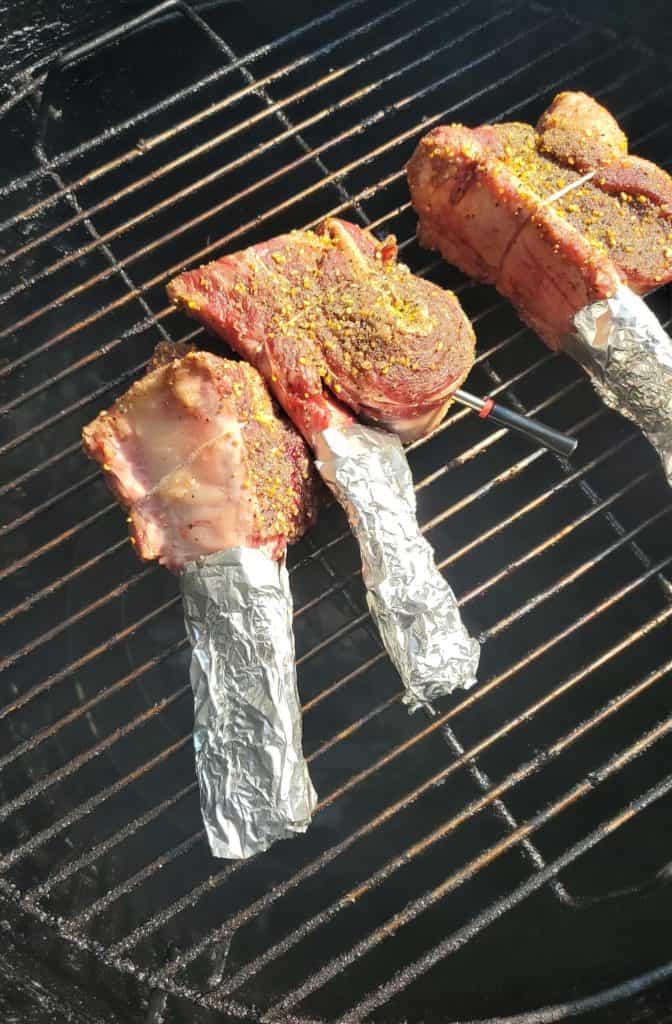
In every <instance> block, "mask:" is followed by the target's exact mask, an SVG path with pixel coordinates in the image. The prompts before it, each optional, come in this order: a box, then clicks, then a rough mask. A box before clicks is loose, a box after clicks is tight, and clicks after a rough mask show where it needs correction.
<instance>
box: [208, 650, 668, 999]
mask: <svg viewBox="0 0 672 1024" xmlns="http://www.w3.org/2000/svg"><path fill="white" fill-rule="evenodd" d="M605 660H606V659H605ZM670 669H672V661H668V662H667V663H666V664H665V665H662V666H661V667H660V668H658V669H656V670H655V672H652V673H650V674H649V675H647V676H646V678H645V679H643V680H641V681H640V682H639V683H636V684H634V685H633V686H631V687H630V688H629V689H628V690H626V691H625V692H624V693H622V694H621V695H620V696H619V697H617V698H615V700H613V701H609V703H607V704H605V705H603V706H602V707H601V708H600V709H599V711H598V712H597V713H596V714H595V715H594V716H593V717H592V718H590V719H589V720H587V721H585V722H582V723H581V724H580V725H578V726H576V727H575V728H574V729H572V730H570V731H569V732H567V733H566V734H565V735H564V736H563V737H561V738H560V739H559V740H557V741H556V742H555V743H553V744H552V745H551V746H550V747H548V748H546V749H545V750H543V751H540V752H539V753H538V754H537V755H535V757H534V758H532V759H530V760H529V761H527V762H525V763H524V764H522V765H521V766H520V767H519V768H517V769H516V771H515V772H513V773H511V774H510V775H509V776H508V777H507V778H506V779H505V780H504V781H503V782H501V783H499V784H498V785H497V786H493V787H491V788H490V789H489V790H488V792H487V795H485V796H483V797H481V798H480V799H478V800H475V801H473V802H472V803H471V804H470V805H469V806H468V807H466V808H464V810H462V811H461V812H460V813H459V815H457V816H456V817H453V818H451V819H450V822H448V823H445V824H444V825H442V826H441V828H440V829H437V830H435V831H434V832H432V833H431V834H430V835H429V836H427V837H425V839H424V840H423V844H425V843H427V844H430V843H433V842H437V841H439V840H441V839H443V838H445V836H446V835H447V833H448V832H449V831H454V830H455V829H456V828H458V827H459V825H460V824H462V823H463V822H464V821H465V820H467V819H468V818H470V817H473V816H474V815H476V814H478V813H479V811H481V810H482V809H484V808H485V807H487V806H488V805H490V804H492V803H494V802H495V801H496V800H497V799H498V798H499V797H501V796H503V795H504V794H505V793H506V792H508V791H509V790H510V789H512V788H513V787H514V786H516V785H517V784H518V783H519V782H522V781H524V780H525V779H526V778H528V777H529V776H530V775H532V774H534V773H536V772H538V771H542V770H543V769H544V768H545V767H546V766H547V765H548V764H550V763H551V762H552V761H553V760H555V759H556V758H557V757H559V756H560V754H562V753H564V751H565V750H567V749H568V748H569V747H571V746H572V744H573V743H575V742H576V741H577V740H578V739H580V738H581V737H583V736H585V735H586V734H587V733H588V732H590V731H591V730H592V729H595V728H596V727H597V726H598V725H601V724H602V723H603V722H604V721H606V720H607V719H608V718H609V717H611V716H612V715H614V714H615V713H616V712H617V711H620V710H621V709H622V708H624V707H626V706H627V705H629V704H630V702H631V701H633V700H634V699H635V698H637V697H639V696H640V695H641V694H643V693H645V692H646V691H647V690H649V689H650V688H651V687H652V686H653V685H654V684H655V683H657V682H659V681H660V680H661V679H662V678H664V676H665V674H666V673H667V672H668V671H669V670H670ZM589 671H592V667H591V668H590V669H589ZM472 756H473V755H472V753H471V751H467V752H465V751H462V752H461V754H460V759H459V763H458V761H456V762H455V764H454V765H450V766H448V768H447V769H446V770H445V772H441V773H439V774H437V775H435V776H433V777H432V778H431V779H429V780H427V782H425V783H423V784H422V786H420V787H417V788H416V789H415V790H414V791H413V793H412V794H408V795H407V796H406V797H404V798H403V806H409V805H410V803H412V802H414V801H415V800H416V799H417V798H418V797H419V796H421V795H422V794H423V793H426V792H428V791H429V790H430V789H431V788H432V787H433V786H437V785H440V784H441V783H442V782H443V781H444V780H445V778H446V777H447V775H449V774H452V773H453V771H455V770H456V769H457V768H458V767H464V766H465V765H468V764H469V761H470V759H471V758H472ZM401 803H402V801H400V804H401ZM393 806H394V807H395V810H394V813H397V810H396V807H397V805H390V807H388V808H386V810H385V812H383V814H386V815H387V814H388V813H389V812H390V811H391V808H392V807H393ZM380 817H381V818H382V815H381V816H380ZM383 820H386V819H383ZM424 848H425V847H424V846H423V849H424ZM409 849H410V850H414V847H411V848H409ZM418 852H422V850H420V851H418ZM408 854H409V851H408V850H407V851H406V852H405V853H404V854H403V855H401V856H399V857H396V858H394V859H393V860H391V861H388V862H387V864H386V865H385V866H384V867H383V868H381V870H380V871H379V872H377V873H376V874H375V875H372V876H371V877H370V878H369V879H368V880H367V881H366V882H365V883H363V884H361V885H358V886H355V887H353V888H352V889H350V890H348V892H346V893H345V894H344V895H343V896H341V897H339V899H338V902H336V903H332V904H330V905H329V906H328V907H326V908H325V909H324V910H323V911H321V912H320V913H318V914H315V915H314V916H313V917H312V918H310V919H308V920H306V921H305V922H303V923H302V924H301V925H300V926H299V927H298V928H296V929H294V930H293V931H291V932H289V933H288V934H287V935H286V936H285V937H284V938H283V939H282V940H281V941H280V942H278V943H276V944H275V945H274V946H272V947H269V948H268V949H267V950H265V951H264V952H263V953H262V954H260V955H259V956H257V957H255V958H254V960H252V961H250V962H248V963H246V964H243V965H242V967H240V968H238V969H237V970H236V972H235V974H233V975H232V976H231V977H229V978H227V979H226V981H225V982H224V983H223V984H222V985H221V986H219V987H218V989H217V992H216V993H213V999H214V1000H215V1001H216V1000H217V997H218V996H220V995H221V994H230V993H231V992H234V991H235V990H236V989H238V988H240V986H241V985H243V984H244V983H246V982H247V981H249V980H250V978H252V977H254V976H255V975H256V974H258V972H259V971H260V970H262V969H263V968H264V967H265V966H266V965H267V964H269V963H271V962H272V961H273V960H276V959H277V958H278V957H279V956H282V955H283V954H284V953H286V952H287V951H288V950H289V949H291V948H292V947H293V946H295V945H296V944H297V943H298V942H300V941H301V940H302V939H304V938H305V937H306V936H307V935H310V934H312V933H313V932H314V931H315V930H316V929H317V928H319V927H320V926H321V925H323V924H326V923H327V922H328V921H330V920H333V917H334V916H335V915H336V914H337V913H339V912H340V911H341V910H344V909H347V908H348V907H349V906H352V904H353V903H354V902H355V901H356V900H358V899H359V898H360V897H361V896H363V895H364V894H365V893H366V892H369V891H370V890H371V889H373V888H374V887H375V886H376V885H377V884H379V883H380V882H381V881H382V880H383V879H387V878H388V877H389V876H390V874H392V873H393V872H394V871H396V870H398V868H400V867H402V866H403V865H404V863H405V862H407V859H408ZM413 855H415V853H414V854H413ZM245 923H246V921H240V922H239V921H238V920H237V919H236V918H230V919H229V920H228V922H227V923H226V924H227V926H228V927H229V929H230V930H233V931H235V930H238V928H240V927H241V925H242V924H245Z"/></svg>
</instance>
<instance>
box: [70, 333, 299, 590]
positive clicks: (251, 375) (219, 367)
mask: <svg viewBox="0 0 672 1024" xmlns="http://www.w3.org/2000/svg"><path fill="white" fill-rule="evenodd" d="M173 354H175V355H179V358H171V355H173ZM153 366H154V368H153V369H151V370H150V372H149V373H147V374H146V375H145V376H144V377H143V378H142V379H141V380H139V381H137V382H136V383H135V384H133V385H132V387H131V388H130V389H129V390H128V391H127V392H126V394H125V395H122V396H121V398H119V399H117V401H116V402H115V403H114V405H113V406H112V408H111V409H110V410H109V411H106V412H102V413H100V415H99V416H98V417H97V418H96V419H95V420H94V421H93V422H92V423H90V424H89V425H88V426H86V427H85V428H84V431H83V435H82V436H83V441H84V448H85V450H86V452H87V454H88V455H89V456H90V457H91V458H92V459H94V460H95V461H96V462H98V463H100V465H101V466H102V468H103V470H104V473H105V479H106V482H107V484H108V486H109V487H110V489H111V490H112V491H113V492H114V494H115V495H116V497H117V498H118V499H119V501H120V502H121V504H122V505H124V506H126V508H128V510H129V517H128V521H129V524H130V533H131V542H132V543H133V544H134V545H135V548H136V551H137V553H138V555H139V556H140V557H141V558H143V559H154V558H158V559H159V561H160V562H161V563H162V564H163V565H166V566H167V567H168V568H170V569H172V570H173V571H178V570H180V569H182V568H183V567H184V565H185V564H186V563H187V562H190V561H193V560H194V559H195V558H197V557H198V556H200V555H208V554H212V553H214V552H216V551H221V550H223V549H225V548H230V547H238V546H244V547H255V548H263V549H264V550H265V551H266V552H267V553H268V554H270V555H271V557H273V558H279V557H281V556H282V554H283V553H284V551H285V547H286V545H287V543H288V542H289V541H292V540H296V539H297V538H298V537H299V536H300V535H301V534H302V533H303V532H304V531H305V529H306V528H307V526H308V525H309V524H310V523H311V522H312V520H313V519H314V517H315V512H316V498H315V494H316V491H315V487H316V478H315V476H314V471H313V469H312V463H311V460H310V458H309V456H308V452H307V449H306V446H305V444H304V442H303V440H302V439H301V437H300V436H299V435H298V434H297V432H296V431H295V430H294V429H293V427H292V426H291V425H290V424H289V423H288V422H287V420H286V419H285V418H284V417H281V415H280V414H279V413H278V412H277V410H276V408H275V407H274V404H273V401H272V399H271V396H270V395H269V393H268V391H267V389H266V385H265V384H264V381H263V380H262V378H261V377H260V376H259V374H258V373H257V371H256V370H254V369H253V368H252V367H250V366H248V365H247V364H246V363H242V362H233V361H231V360H225V359H221V358H220V357H218V356H214V355H211V354H210V353H207V352H195V351H192V352H188V353H186V354H183V353H182V352H181V351H180V350H178V349H176V348H174V349H172V350H171V348H170V346H161V347H160V349H159V350H158V351H157V356H156V357H155V361H154V363H153Z"/></svg>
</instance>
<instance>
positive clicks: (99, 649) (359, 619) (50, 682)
mask: <svg viewBox="0 0 672 1024" xmlns="http://www.w3.org/2000/svg"><path fill="white" fill-rule="evenodd" d="M532 368H533V367H532ZM529 369H530V368H528V369H527V370H525V371H523V373H524V374H527V373H528V372H529ZM554 398H555V396H551V398H550V399H546V400H545V401H544V402H543V403H540V406H539V408H541V407H546V406H548V405H549V404H551V402H552V401H553V400H554ZM533 411H535V412H536V411H537V409H535V410H533ZM600 415H602V410H599V411H598V412H596V413H594V414H593V415H592V416H590V417H588V419H587V420H586V421H585V422H584V423H580V424H576V425H575V427H574V428H573V429H574V430H578V429H581V427H583V426H585V425H586V424H587V423H589V422H592V421H593V420H594V419H596V418H597V417H599V416H600ZM505 433H506V432H505V431H503V430H502V431H497V432H496V436H497V440H499V439H501V437H503V436H504V434H505ZM493 436H494V435H493ZM474 447H475V449H476V450H478V449H479V448H481V447H482V444H481V442H479V444H478V445H477V446H474ZM543 454H545V452H544V450H543V449H539V450H537V451H535V452H533V453H532V454H531V455H529V456H527V457H526V458H524V459H521V460H519V461H518V462H517V463H515V464H514V465H513V466H512V467H509V468H508V469H506V470H504V471H503V472H502V473H500V474H498V475H497V476H495V477H493V478H492V479H491V480H490V481H488V483H486V484H484V485H483V486H482V487H481V488H478V489H477V490H475V491H473V492H472V493H471V494H470V495H468V496H467V497H466V498H464V499H462V500H461V501H460V502H456V503H455V504H454V505H452V506H450V507H449V508H447V509H446V510H445V511H444V512H442V513H441V514H440V515H439V516H435V517H434V518H433V519H431V520H430V521H429V522H428V523H426V524H423V525H422V530H423V532H427V531H428V530H430V529H432V528H433V527H434V526H436V525H437V524H438V523H439V522H443V521H445V520H446V519H447V518H449V517H450V515H453V514H454V513H455V512H457V511H460V510H461V509H462V508H464V507H466V505H467V504H471V503H472V502H473V501H476V500H477V499H478V498H480V497H482V496H483V495H484V494H487V493H489V492H490V491H491V490H492V489H493V488H494V487H496V486H497V485H498V484H499V483H505V482H508V481H510V480H511V479H512V478H513V477H515V476H516V475H518V474H519V473H520V472H522V471H523V470H524V469H526V468H527V467H528V466H529V465H530V464H531V463H532V462H533V461H535V460H536V458H537V457H540V456H541V455H543ZM471 455H473V450H472V449H469V450H468V451H467V453H466V454H465V456H463V457H462V460H463V461H464V460H465V459H468V458H469V457H471ZM459 460H460V459H459V457H458V458H457V459H453V460H452V462H451V464H450V465H451V466H453V467H454V466H455V465H457V464H459ZM423 483H424V481H420V482H419V483H418V484H417V485H416V489H420V488H421V487H422V486H423ZM111 505H112V507H114V505H115V503H111ZM663 511H666V510H663ZM660 515H662V513H658V514H656V516H655V517H654V518H659V516H660ZM645 525H648V523H647V524H645ZM642 528H643V527H642ZM636 532H639V528H638V530H637V531H636ZM346 536H347V534H346ZM628 539H629V537H626V538H625V539H623V538H620V539H619V541H618V542H617V543H616V545H615V547H614V548H613V549H614V550H615V549H616V548H617V547H619V546H621V545H622V544H623V543H625V542H626V541H627V540H628ZM589 567H590V566H589ZM155 571H156V567H155V566H152V567H149V568H147V569H145V570H142V571H140V572H139V573H137V574H136V575H135V576H134V577H132V578H131V579H130V580H129V581H126V582H125V583H123V584H120V585H119V586H118V587H117V588H115V589H114V590H112V591H108V592H107V593H106V594H105V595H104V596H102V597H101V598H99V599H97V600H96V601H94V602H92V603H91V604H89V605H88V606H86V607H85V608H83V609H81V610H80V611H79V612H77V613H75V615H73V616H71V617H70V618H69V619H67V620H65V621H64V622H61V623H59V624H58V625H56V626H54V627H53V629H52V630H49V631H45V632H44V633H42V634H41V635H40V636H39V637H37V638H36V639H35V640H33V641H31V642H29V643H28V644H26V645H24V647H23V648H21V649H19V650H18V651H15V652H14V653H13V654H11V655H9V656H8V657H7V658H6V659H5V660H4V661H3V662H0V671H3V670H4V669H5V668H8V667H10V666H11V665H12V664H15V663H16V661H18V660H19V659H20V658H21V657H24V656H25V655H26V654H29V653H32V652H33V651H34V650H36V649H37V648H38V647H39V646H40V645H41V644H42V643H44V642H46V641H48V640H50V639H52V638H53V637H54V636H57V635H58V634H59V633H61V632H62V631H63V629H65V628H67V627H68V626H70V625H73V624H74V623H76V622H79V621H81V620H82V619H83V618H84V617H85V616H86V615H88V614H89V613H90V612H93V611H95V610H98V609H99V608H101V607H103V606H104V605H105V604H107V603H108V602H109V601H110V600H113V599H115V598H116V597H118V596H119V595H120V594H122V593H124V592H125V591H126V590H127V589H128V587H129V586H132V585H133V584H134V583H136V582H139V581H140V580H142V579H144V578H146V577H147V576H148V575H150V574H151V573H152V572H155ZM332 592H333V590H332V589H331V588H330V589H329V590H328V591H326V593H325V594H323V595H321V596H320V597H319V598H318V599H317V600H322V599H323V598H324V597H325V596H327V594H329V593H332ZM179 600H180V598H179V596H177V597H174V598H171V599H170V600H169V601H167V602H163V603H162V604H160V605H159V606H158V607H157V608H156V609H154V610H152V611H150V612H148V613H146V614H145V615H143V616H141V617H140V618H139V619H138V620H136V622H134V623H132V624H130V625H128V626H126V627H125V629H124V630H122V631H120V632H119V633H117V634H115V635H114V636H113V637H112V638H110V640H108V641H106V642H105V643H103V644H98V645H96V646H94V647H93V648H91V649H90V650H89V651H88V652H86V654H84V655H82V656H80V657H79V658H78V659H76V661H74V662H72V663H71V664H70V665H68V666H66V667H65V668H63V669H60V670H59V671H58V672H56V673H53V674H52V675H50V676H48V677H47V679H45V680H43V681H42V682H40V683H38V684H35V685H34V686H33V687H31V688H30V689H29V690H28V691H26V692H25V693H24V694H22V695H21V696H20V697H16V698H14V700H13V701H12V702H11V703H10V704H9V705H6V706H5V707H4V708H1V709H0V720H1V719H2V718H4V717H6V716H7V715H8V714H10V713H13V712H15V711H17V710H19V709H20V708H22V707H23V706H24V705H25V704H26V703H28V701H30V700H32V699H34V697H36V696H39V695H41V694H42V693H44V692H45V691H46V690H48V689H51V688H52V687H53V686H54V685H56V683H58V682H61V681H62V680H63V679H66V678H68V676H69V674H70V673H71V672H73V671H76V670H78V669H79V668H81V667H83V665H85V664H88V663H89V662H91V661H92V660H93V659H95V658H97V657H99V656H100V655H101V654H103V653H105V652H106V651H108V650H109V649H110V648H111V647H112V646H114V645H116V644H117V643H119V642H120V640H125V639H127V638H128V637H129V636H130V635H132V634H133V633H135V632H137V630H138V629H139V628H140V627H141V626H144V625H146V624H147V623H148V622H150V621H152V620H153V619H155V618H156V617H157V615H159V614H161V613H162V612H163V611H165V610H167V609H168V608H170V607H173V606H174V605H176V604H177V603H178V602H179ZM315 603H317V602H315ZM311 607H312V604H311ZM297 614H299V613H297ZM368 619H369V613H368V612H365V613H363V614H361V615H359V616H356V617H355V618H354V619H352V620H350V621H349V622H348V623H347V624H346V625H344V626H343V627H342V628H341V629H340V630H338V631H336V632H335V633H332V634H331V635H330V636H328V637H326V638H325V639H324V640H322V641H320V642H319V643H318V644H315V645H314V646H313V647H312V648H311V649H310V650H309V651H307V652H306V653H305V654H303V655H302V656H301V657H300V658H298V659H297V666H298V665H301V664H303V663H304V662H305V661H307V660H308V659H309V658H311V657H313V656H315V655H316V654H318V653H319V652H320V651H322V650H323V649H324V648H326V647H327V646H329V645H331V644H332V643H334V642H335V641H337V640H338V639H340V638H341V637H342V636H344V635H347V634H348V633H350V632H351V631H352V630H353V629H355V628H356V627H357V626H358V625H361V624H362V623H363V622H365V621H367V620H368Z"/></svg>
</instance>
